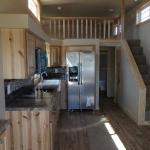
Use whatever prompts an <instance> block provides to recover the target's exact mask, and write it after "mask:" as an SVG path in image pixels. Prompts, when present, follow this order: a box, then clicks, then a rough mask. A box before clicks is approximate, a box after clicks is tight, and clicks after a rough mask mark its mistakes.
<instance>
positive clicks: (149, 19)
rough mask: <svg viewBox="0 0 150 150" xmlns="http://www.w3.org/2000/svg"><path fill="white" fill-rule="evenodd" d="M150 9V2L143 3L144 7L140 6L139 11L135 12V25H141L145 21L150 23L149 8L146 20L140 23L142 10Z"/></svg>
mask: <svg viewBox="0 0 150 150" xmlns="http://www.w3.org/2000/svg"><path fill="white" fill-rule="evenodd" d="M148 7H150V1H149V2H147V3H145V4H144V5H142V6H141V7H140V8H139V9H137V11H136V25H140V24H143V23H145V22H147V21H150V8H149V16H148V19H146V20H144V21H142V19H141V13H142V11H143V10H144V9H146V8H148Z"/></svg>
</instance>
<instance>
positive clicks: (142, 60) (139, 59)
mask: <svg viewBox="0 0 150 150" xmlns="http://www.w3.org/2000/svg"><path fill="white" fill-rule="evenodd" d="M135 61H136V63H137V64H138V65H146V58H145V57H144V56H141V57H137V56H135Z"/></svg>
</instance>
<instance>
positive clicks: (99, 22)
mask: <svg viewBox="0 0 150 150" xmlns="http://www.w3.org/2000/svg"><path fill="white" fill-rule="evenodd" d="M99 39H101V20H99Z"/></svg>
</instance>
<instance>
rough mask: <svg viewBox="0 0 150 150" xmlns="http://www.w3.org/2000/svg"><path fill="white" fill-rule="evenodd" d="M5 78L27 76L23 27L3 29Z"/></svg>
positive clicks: (2, 45) (2, 43)
mask: <svg viewBox="0 0 150 150" xmlns="http://www.w3.org/2000/svg"><path fill="white" fill-rule="evenodd" d="M0 34H1V48H2V54H3V76H4V79H13V78H14V79H22V78H25V77H26V47H25V31H24V30H23V29H1V30H0Z"/></svg>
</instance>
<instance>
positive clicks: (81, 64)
mask: <svg viewBox="0 0 150 150" xmlns="http://www.w3.org/2000/svg"><path fill="white" fill-rule="evenodd" d="M80 73H81V85H82V63H81V69H80Z"/></svg>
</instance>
